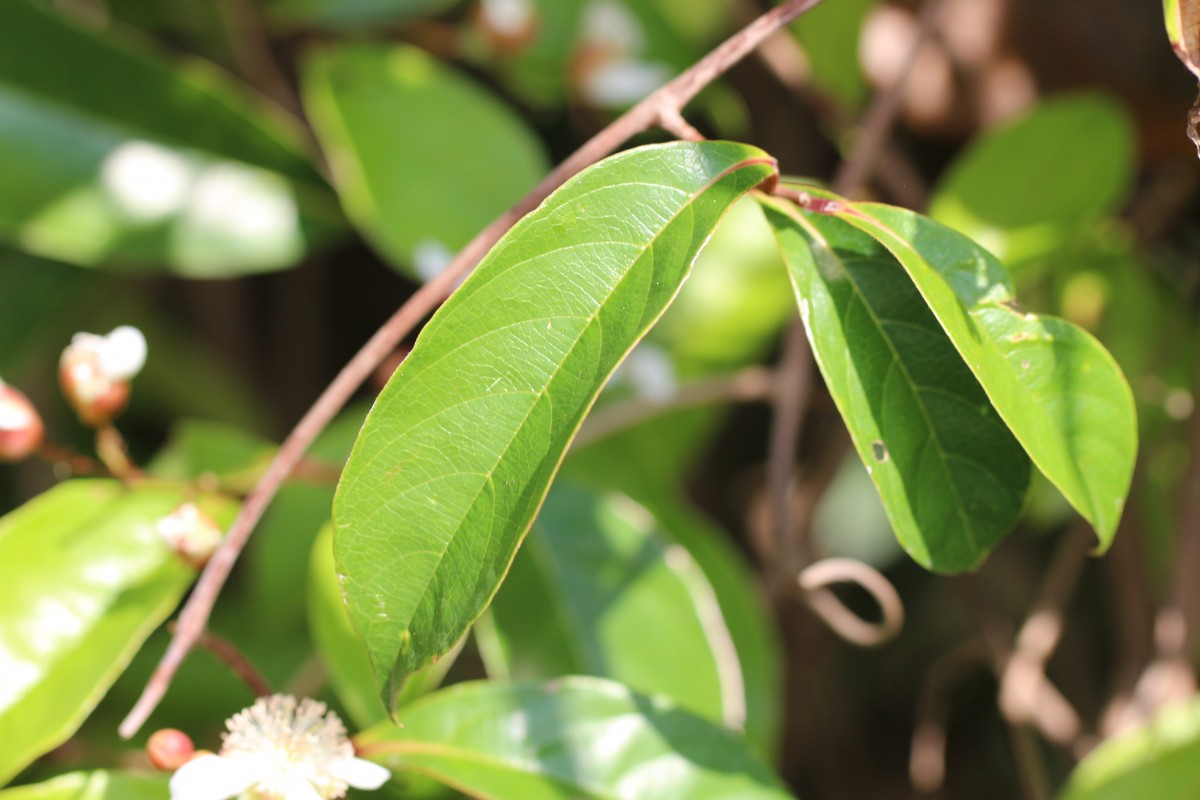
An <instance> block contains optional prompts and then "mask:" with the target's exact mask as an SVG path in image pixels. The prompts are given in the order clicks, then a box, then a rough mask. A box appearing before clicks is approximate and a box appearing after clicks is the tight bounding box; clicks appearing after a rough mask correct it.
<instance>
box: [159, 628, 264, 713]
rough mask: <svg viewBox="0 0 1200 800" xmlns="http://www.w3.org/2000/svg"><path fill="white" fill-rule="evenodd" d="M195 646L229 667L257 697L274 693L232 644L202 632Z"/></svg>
mask: <svg viewBox="0 0 1200 800" xmlns="http://www.w3.org/2000/svg"><path fill="white" fill-rule="evenodd" d="M168 628H169V629H171V630H172V631H174V630H175V628H176V626H175V625H174V624H172V625H169V626H168ZM196 644H197V645H198V646H199V647H203V648H204V649H205V650H207V651H208V652H210V653H212V654H213V656H215V657H216V659H217V660H218V661H220V662H221V663H222V664H224V665H225V666H227V667H229V669H230V671H231V672H233V674H234V675H236V676H237V677H238V680H240V681H241V682H242V683H244V684H246V686H247V687H248V688H249V689H250V691H252V692H254V693H255V694H256V695H258V696H259V697H266V696H267V695H270V694H274V693H275V690H274V689H272V688H271V684H270V683H269V682H268V681H267V679H266V678H264V677H263V676H262V674H261V673H260V672H259V671H258V670H257V669H255V668H254V665H253V664H251V663H250V659H248V658H246V655H245V654H244V653H243V652H242V651H241V650H238V649H237V647H235V646H234V645H233V643H232V642H229V641H227V640H225V639H222V638H221V637H220V636H216V635H214V634H212V633H209V632H208V631H204V632H203V633H201V634H200V637H199V638H198V639H196Z"/></svg>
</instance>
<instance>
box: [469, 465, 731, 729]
mask: <svg viewBox="0 0 1200 800" xmlns="http://www.w3.org/2000/svg"><path fill="white" fill-rule="evenodd" d="M548 610H549V613H547V611H548ZM485 619H487V620H488V621H489V624H488V625H484V626H476V637H477V639H479V641H480V650H481V651H482V652H483V655H484V661H485V663H486V664H487V665H488V672H489V674H490V675H492V676H493V677H502V678H506V679H515V680H522V681H524V680H533V679H539V678H556V677H560V676H564V675H595V676H598V677H606V678H612V679H614V680H617V681H619V682H621V683H623V684H625V685H627V686H629V687H630V688H632V689H634V690H635V691H639V692H645V693H650V694H662V695H666V696H668V697H671V698H672V699H673V700H675V702H677V703H678V704H679V705H680V707H682V708H684V709H687V710H689V711H692V712H693V713H696V714H699V715H700V716H703V717H706V718H708V719H710V720H712V721H714V722H723V723H724V724H725V725H726V726H728V727H732V728H735V729H741V728H742V727H743V726H744V723H745V718H746V698H745V686H744V685H743V680H742V670H741V664H739V663H738V656H737V651H736V650H735V649H734V648H733V644H732V641H731V639H730V634H729V630H728V628H727V627H726V625H725V620H724V619H723V618H722V617H721V609H720V606H719V605H717V602H716V596H715V594H714V593H713V589H712V586H710V585H709V583H708V580H707V578H706V577H705V575H704V573H703V572H702V571H701V570H700V568H699V567H698V566H697V565H696V563H695V562H694V561H693V560H692V559H691V557H690V556H689V555H688V553H687V551H686V550H685V549H684V548H683V547H681V546H679V545H677V544H675V543H673V542H672V541H671V540H670V539H669V538H668V537H666V536H664V534H663V533H662V531H661V528H660V527H659V525H658V523H657V521H656V520H655V519H654V517H652V516H651V515H650V513H649V512H648V511H646V509H644V508H642V507H641V506H639V505H637V504H636V503H634V502H633V501H632V500H630V499H629V498H627V497H625V496H623V495H618V494H608V495H599V494H593V493H591V492H587V491H584V490H581V489H577V488H573V487H570V486H564V485H562V484H557V485H555V487H554V488H553V489H551V491H550V494H549V495H548V496H547V498H546V503H545V505H544V506H543V507H542V511H541V513H540V514H539V515H538V519H537V522H536V523H534V526H533V529H532V531H531V532H530V534H529V536H528V537H527V538H526V540H525V543H524V544H523V545H522V548H521V551H520V552H519V553H518V554H517V558H516V560H515V561H514V562H513V566H512V570H511V571H510V573H509V576H508V578H507V579H506V581H505V583H504V586H503V587H502V588H501V589H500V591H499V592H498V593H497V594H496V598H495V600H494V601H493V603H492V606H491V609H490V613H489V615H488V616H487V617H485Z"/></svg>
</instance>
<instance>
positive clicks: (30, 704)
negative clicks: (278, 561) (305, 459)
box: [0, 480, 234, 783]
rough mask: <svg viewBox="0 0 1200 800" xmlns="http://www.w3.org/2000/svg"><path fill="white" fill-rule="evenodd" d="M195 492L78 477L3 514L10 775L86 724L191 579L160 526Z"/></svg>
mask: <svg viewBox="0 0 1200 800" xmlns="http://www.w3.org/2000/svg"><path fill="white" fill-rule="evenodd" d="M185 497H186V494H185V492H184V491H183V490H182V489H176V488H162V487H152V486H146V487H141V488H138V489H133V490H124V489H122V487H121V485H120V484H119V483H117V482H115V481H97V480H87V481H83V480H80V481H71V482H68V483H63V484H60V485H59V486H57V487H56V488H54V489H52V490H51V491H49V492H46V493H45V494H43V495H41V496H40V497H38V498H37V499H36V500H34V501H32V502H30V503H28V504H26V505H25V506H22V507H21V508H20V509H18V510H16V511H14V512H12V513H11V514H8V515H7V516H5V517H3V518H2V519H0V674H3V675H4V681H3V683H2V684H0V783H3V782H5V781H7V780H9V779H11V778H12V777H13V776H14V775H15V774H16V773H17V772H19V771H20V770H21V769H22V768H23V767H24V766H25V765H27V764H28V763H30V762H31V761H32V760H33V759H35V758H37V757H38V756H39V755H41V754H42V753H45V752H47V751H48V750H50V749H52V748H53V747H55V746H57V745H58V744H60V743H62V742H63V741H65V740H66V738H67V737H68V736H70V735H71V734H72V733H73V732H74V731H75V729H76V728H77V727H78V726H79V724H80V723H81V722H82V721H83V720H84V719H85V718H86V717H87V715H88V713H89V712H90V711H91V710H92V708H93V707H94V706H95V705H96V703H97V702H98V701H99V700H100V698H101V697H103V695H104V693H105V691H107V689H108V687H109V686H110V685H111V684H112V682H113V681H114V680H116V678H117V676H118V675H120V674H121V671H122V670H123V669H124V668H125V666H126V665H127V664H128V663H129V660H130V659H131V658H132V657H133V655H134V653H136V652H137V650H138V648H139V647H141V645H142V642H143V641H145V639H146V637H147V636H149V635H150V633H151V631H153V630H154V629H155V628H156V627H157V626H158V625H159V624H160V623H161V622H162V621H163V620H164V619H165V618H166V617H167V615H168V614H170V612H171V610H172V609H173V608H174V607H175V604H176V603H177V602H178V601H179V598H180V597H181V596H182V595H183V593H184V591H185V590H186V589H187V587H188V586H189V585H190V584H191V582H192V579H193V577H194V575H195V572H194V570H193V569H192V568H191V567H189V566H187V565H186V564H184V563H183V561H182V560H181V559H180V558H179V557H178V556H177V555H176V554H175V553H174V552H173V551H172V550H171V549H170V548H169V547H167V546H166V544H164V543H163V542H162V541H161V539H160V538H159V536H158V534H157V533H156V532H155V530H154V525H155V523H156V522H157V521H158V520H159V519H160V518H161V517H163V516H165V515H166V514H169V513H170V512H171V511H173V510H174V509H175V508H176V507H177V506H178V505H179V504H180V503H182V502H183V501H184V499H185ZM213 503H216V505H213ZM206 510H208V511H209V512H210V513H211V514H215V516H216V518H217V521H218V524H223V523H226V522H228V521H229V520H230V519H231V518H232V512H233V511H234V509H233V508H231V504H230V503H228V501H221V502H217V501H216V500H215V499H214V500H213V501H211V502H210V503H209V504H208V507H207V508H206Z"/></svg>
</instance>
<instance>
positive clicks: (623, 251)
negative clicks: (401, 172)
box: [334, 142, 774, 705]
mask: <svg viewBox="0 0 1200 800" xmlns="http://www.w3.org/2000/svg"><path fill="white" fill-rule="evenodd" d="M773 172H774V162H773V161H772V160H771V159H770V158H769V157H768V156H766V155H765V154H763V153H762V152H761V151H759V150H757V149H756V148H752V147H749V146H746V145H739V144H734V143H729V142H704V143H674V144H668V145H658V146H649V147H644V148H638V149H635V150H631V151H629V152H626V153H623V154H620V155H618V156H614V157H612V158H610V159H607V160H605V161H603V162H601V163H599V164H597V165H595V166H594V167H592V168H590V169H588V170H586V171H584V172H583V173H581V174H580V175H578V176H577V177H575V178H574V179H572V180H571V181H569V182H568V183H567V184H565V185H564V186H563V187H562V188H561V189H559V190H558V191H557V192H555V193H554V194H553V195H552V196H551V197H550V198H549V199H548V200H547V201H546V202H545V203H544V204H543V205H542V206H541V207H540V208H539V209H537V210H536V211H534V212H533V213H531V214H530V215H529V216H527V217H526V218H525V219H524V220H522V221H521V222H520V223H518V225H517V226H515V227H514V228H513V229H512V231H510V232H509V234H508V235H507V236H506V237H505V238H504V239H503V240H502V241H501V242H500V243H499V244H498V245H497V246H496V247H495V248H494V249H493V250H492V252H491V253H490V254H489V255H488V256H487V258H485V259H484V261H483V262H482V263H481V264H480V266H479V267H478V268H477V270H476V271H475V273H474V274H473V275H472V276H471V277H470V278H469V279H468V280H467V281H466V282H465V283H464V284H463V286H462V287H461V288H460V289H459V291H458V292H457V293H456V294H455V295H454V296H453V297H452V298H451V299H450V300H449V301H448V302H447V303H446V304H445V305H444V306H443V307H442V308H441V310H440V311H439V312H438V313H437V314H436V315H435V316H434V318H433V319H432V320H431V321H430V323H429V324H428V325H427V326H426V327H425V329H424V330H423V331H422V333H421V336H420V337H419V338H418V341H417V344H416V346H415V348H414V350H413V352H412V354H411V355H409V357H408V358H407V359H406V360H405V362H404V363H403V364H402V365H401V367H400V368H399V369H398V370H397V372H396V374H395V375H394V376H393V377H392V380H391V381H389V383H388V385H387V386H386V387H385V389H384V391H383V392H382V393H381V395H380V397H379V399H378V400H377V402H376V404H375V407H374V409H373V410H372V411H371V414H370V415H369V416H368V418H367V422H366V424H365V425H364V428H363V431H362V433H361V434H360V436H359V439H358V442H357V443H356V445H355V449H354V452H353V453H352V455H351V457H350V461H349V463H348V465H347V468H346V471H345V473H344V474H343V478H342V481H341V484H340V485H339V490H338V495H337V498H336V500H335V503H334V519H335V523H336V529H335V534H334V554H335V558H336V561H337V564H338V571H339V574H341V575H342V576H343V579H342V580H343V584H342V586H343V590H344V595H345V598H346V602H347V607H348V609H349V611H350V615H351V619H352V621H353V622H354V626H355V628H356V630H357V631H358V633H359V635H360V636H362V638H363V640H364V642H365V643H366V645H367V649H368V652H369V653H370V655H371V660H372V663H373V664H374V666H375V670H376V676H377V679H378V680H379V685H380V689H381V691H382V693H383V694H384V697H385V700H386V701H387V702H388V703H389V705H390V702H391V699H392V697H393V695H394V694H395V692H396V690H397V689H398V688H399V686H400V685H402V684H403V682H404V680H405V679H406V677H407V676H408V675H409V674H411V673H412V672H414V671H415V670H417V669H419V668H421V667H422V666H423V665H424V664H426V663H429V662H430V661H431V660H432V659H434V658H436V657H437V656H439V655H441V654H442V653H445V652H447V651H448V650H449V649H450V647H451V646H453V645H454V643H455V642H457V641H458V639H459V638H461V636H462V635H463V634H464V633H465V632H466V630H467V628H468V627H469V626H470V625H471V623H472V622H474V620H475V619H476V618H477V617H478V616H479V614H480V613H481V612H482V611H483V609H484V607H486V605H487V603H488V602H489V601H490V599H491V597H492V595H493V594H494V593H495V591H496V589H497V588H498V587H499V585H500V582H501V580H502V579H503V577H504V574H505V572H506V571H507V570H508V566H509V564H510V563H511V561H512V558H513V555H514V553H515V551H516V548H517V546H518V545H519V544H520V540H521V538H522V537H523V536H524V534H525V531H526V530H528V528H529V525H530V523H531V522H532V520H533V517H534V516H535V514H536V512H537V509H538V506H539V505H540V504H541V501H542V498H543V497H544V496H545V492H546V489H547V487H548V486H549V483H550V480H551V479H552V477H553V475H554V473H555V472H556V470H557V469H558V465H559V463H560V461H561V460H562V457H563V454H564V453H565V451H566V448H567V445H568V444H569V442H570V439H571V437H572V436H573V435H574V432H575V430H576V429H577V428H578V426H579V424H580V422H581V421H582V419H583V416H584V414H585V413H586V412H587V409H588V408H589V407H590V406H591V404H592V402H593V401H594V399H595V396H596V394H597V393H598V392H599V390H600V388H601V387H602V386H603V384H604V382H605V380H607V378H608V376H609V375H610V374H611V373H612V371H613V370H614V369H615V368H616V366H617V364H618V363H619V362H620V361H621V359H622V358H624V356H625V354H626V353H628V351H629V350H630V349H631V348H632V347H633V345H634V344H636V342H637V340H638V339H639V338H640V337H641V336H642V335H643V334H644V333H645V332H646V330H647V329H648V328H649V327H650V325H652V324H653V323H654V321H655V320H656V319H657V318H658V317H659V316H660V315H661V314H662V312H663V310H664V309H665V308H666V306H667V304H668V303H669V302H670V301H671V299H672V298H673V297H674V295H675V293H676V292H677V291H678V290H679V287H680V285H681V284H682V282H683V280H684V278H685V277H686V275H687V272H688V270H689V268H690V265H691V263H692V261H693V259H694V258H695V256H696V254H697V252H698V251H699V249H700V247H701V246H702V245H703V244H704V242H705V241H706V239H707V237H708V236H709V234H710V233H711V231H712V229H713V228H714V227H715V226H716V224H717V222H718V220H719V219H720V217H721V215H722V214H723V213H724V212H725V210H726V209H727V208H728V207H729V206H730V205H731V204H732V203H733V202H734V201H735V200H736V199H737V198H738V197H739V196H740V195H741V194H743V193H744V192H746V191H748V190H749V189H750V188H752V187H753V186H755V185H757V184H758V183H760V182H761V181H762V180H763V179H765V178H766V177H768V176H769V175H771V174H773Z"/></svg>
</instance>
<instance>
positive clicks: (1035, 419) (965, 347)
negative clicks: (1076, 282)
mask: <svg viewBox="0 0 1200 800" xmlns="http://www.w3.org/2000/svg"><path fill="white" fill-rule="evenodd" d="M841 209H842V210H841V211H840V212H839V214H838V216H839V217H840V218H841V219H843V220H845V221H846V222H849V223H850V224H851V225H854V226H855V227H857V228H859V229H860V230H862V231H864V232H866V233H868V234H870V235H871V236H873V237H874V238H875V239H877V240H878V241H879V242H880V243H882V244H883V245H884V246H885V247H886V248H888V250H890V251H891V252H892V254H893V255H894V256H895V257H896V259H897V260H898V261H899V262H900V263H901V264H902V265H903V266H904V268H905V270H906V271H907V272H908V275H909V277H910V278H911V279H912V281H913V283H914V284H916V287H917V289H918V290H919V291H920V293H921V295H922V297H923V298H924V300H925V303H926V304H927V305H928V306H929V308H930V310H932V311H933V313H934V316H936V317H937V319H938V322H939V323H940V324H941V326H942V328H943V329H944V330H945V331H946V333H947V335H948V336H949V337H950V340H951V341H952V342H953V343H954V346H955V347H956V348H957V349H958V352H959V354H960V355H961V356H962V358H963V360H964V361H965V362H966V363H967V366H969V367H970V368H971V371H972V372H973V373H974V374H975V377H976V378H977V379H978V380H979V382H980V384H981V385H982V386H983V388H984V391H986V392H987V395H988V398H989V399H990V400H991V401H992V405H994V406H995V408H996V411H998V412H999V414H1000V416H1001V417H1002V418H1003V419H1004V421H1005V423H1006V424H1007V425H1008V427H1009V428H1010V429H1011V430H1012V432H1013V434H1014V435H1015V436H1016V437H1017V440H1018V441H1020V442H1021V445H1022V446H1023V447H1024V448H1025V451H1026V452H1027V453H1029V455H1030V457H1031V458H1032V459H1033V463H1034V464H1036V465H1037V466H1038V468H1039V469H1040V470H1041V471H1042V473H1043V474H1044V475H1045V476H1046V477H1047V478H1049V479H1050V481H1051V482H1052V483H1053V484H1054V485H1055V486H1056V487H1057V488H1058V490H1059V491H1060V492H1062V494H1063V496H1064V497H1065V498H1066V499H1067V501H1068V502H1070V503H1071V505H1072V506H1073V507H1074V508H1075V510H1077V511H1078V512H1079V513H1080V514H1081V515H1083V517H1084V518H1085V519H1086V520H1087V521H1088V522H1089V523H1091V525H1092V527H1093V528H1094V529H1095V531H1096V534H1097V536H1098V537H1099V540H1100V549H1101V550H1105V549H1107V548H1108V546H1109V545H1110V544H1111V543H1112V539H1113V536H1114V534H1115V533H1116V528H1117V523H1118V522H1119V521H1120V518H1121V511H1122V509H1123V508H1124V505H1125V496H1126V493H1127V492H1128V491H1129V484H1130V481H1131V480H1132V477H1133V465H1134V459H1135V458H1136V456H1137V417H1136V412H1135V410H1134V403H1133V393H1132V392H1131V391H1130V388H1129V384H1128V383H1126V381H1125V377H1124V375H1122V374H1121V370H1120V368H1119V367H1118V366H1117V364H1116V362H1115V361H1113V358H1112V356H1111V355H1109V353H1108V351H1107V350H1105V349H1104V347H1103V346H1102V345H1101V344H1100V343H1099V342H1097V341H1096V339H1095V338H1094V337H1093V336H1092V335H1091V334H1089V333H1088V332H1086V331H1085V330H1083V329H1082V328H1079V327H1077V326H1075V325H1073V324H1071V323H1069V322H1066V321H1064V320H1061V319H1057V318H1054V317H1044V316H1038V315H1036V314H1027V313H1022V312H1020V311H1018V310H1017V309H1016V308H1015V307H1014V306H1015V300H1014V296H1013V290H1012V284H1011V282H1010V279H1009V277H1008V273H1007V271H1006V270H1005V269H1004V267H1003V266H1002V265H1001V264H1000V262H999V261H997V260H996V259H995V257H994V256H992V255H991V254H990V253H988V252H987V251H986V250H984V249H983V248H982V247H980V246H978V245H977V244H975V243H974V242H972V241H971V240H970V239H967V238H966V237H964V236H963V235H962V234H959V233H957V232H955V231H952V230H950V229H949V228H946V227H945V226H943V225H940V224H938V223H936V222H934V221H933V220H930V219H928V218H926V217H922V216H921V215H919V214H915V213H913V212H911V211H906V210H904V209H899V208H894V207H891V206H885V205H880V204H875V203H858V204H853V205H851V204H844V203H843V204H842V205H841Z"/></svg>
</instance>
